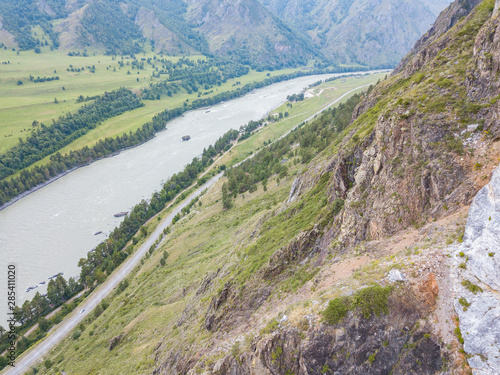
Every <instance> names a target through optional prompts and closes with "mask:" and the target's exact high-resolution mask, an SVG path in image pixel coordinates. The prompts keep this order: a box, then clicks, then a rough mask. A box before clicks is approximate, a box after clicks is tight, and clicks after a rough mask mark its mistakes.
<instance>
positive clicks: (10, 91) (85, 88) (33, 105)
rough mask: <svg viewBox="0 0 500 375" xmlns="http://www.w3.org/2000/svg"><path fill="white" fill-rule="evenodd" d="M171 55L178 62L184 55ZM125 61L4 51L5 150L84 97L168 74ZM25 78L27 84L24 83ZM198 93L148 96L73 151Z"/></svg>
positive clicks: (0, 84)
mask: <svg viewBox="0 0 500 375" xmlns="http://www.w3.org/2000/svg"><path fill="white" fill-rule="evenodd" d="M18 52H19V54H18ZM154 55H155V54H154V53H152V52H149V53H141V54H138V55H136V57H137V59H138V60H140V59H141V58H146V59H147V58H148V57H151V58H152V57H153V56H154ZM157 56H158V55H157ZM158 57H161V56H158ZM165 57H166V56H164V58H165ZM166 58H168V59H170V60H172V61H177V60H178V59H179V58H180V57H172V56H169V57H166ZM189 58H190V59H195V60H196V59H199V58H200V59H203V58H204V57H203V56H190V57H189ZM121 60H122V58H121V56H117V57H113V56H106V55H102V54H99V55H92V54H90V55H89V56H88V57H83V56H68V55H67V54H65V53H63V52H59V51H50V48H49V47H43V48H42V53H40V54H37V53H35V52H33V51H12V50H10V49H0V154H1V153H4V152H5V151H7V150H8V149H9V148H11V147H13V146H15V145H16V144H17V143H18V142H19V138H25V137H26V136H27V135H28V133H29V131H30V130H31V128H32V126H31V124H32V123H33V121H35V120H36V121H38V122H43V123H45V124H50V123H51V121H52V119H54V118H57V117H59V116H60V115H63V114H65V113H67V112H73V111H76V110H77V109H78V108H80V107H81V106H82V105H84V103H76V99H77V98H78V97H79V96H80V95H83V96H84V97H86V96H94V95H100V94H102V93H104V92H105V91H112V90H116V89H118V88H120V87H126V88H128V89H131V90H133V91H135V92H139V90H140V89H141V88H143V87H146V86H148V85H149V84H150V83H154V82H159V81H161V80H164V79H165V76H162V78H153V77H152V73H153V71H154V69H153V68H152V67H151V65H149V64H145V69H144V70H133V69H131V67H130V66H127V65H126V64H127V63H130V62H131V61H132V59H131V58H130V57H129V56H125V57H124V58H123V61H124V64H125V66H124V67H123V68H120V66H119V64H118V62H119V61H121ZM70 66H72V67H73V68H82V67H84V68H85V70H84V71H81V72H71V71H69V72H68V71H67V69H68V68H69V69H71V68H70ZM92 66H95V73H91V72H90V71H89V69H88V68H87V67H92ZM294 70H299V69H287V70H282V71H275V72H273V73H272V74H273V75H275V74H283V73H289V72H292V71H294ZM128 72H130V74H128ZM267 73H268V72H255V71H251V72H250V73H249V74H248V75H246V76H244V77H240V78H237V79H232V80H229V81H228V82H226V83H225V84H223V85H221V86H220V87H217V88H214V92H213V93H212V94H209V95H215V94H218V93H220V92H223V91H228V90H231V89H234V87H233V86H232V85H233V84H234V83H235V82H236V81H239V82H241V84H242V85H244V84H246V83H249V82H253V81H259V80H262V79H264V78H265V77H266V75H267ZM30 75H31V76H33V77H34V78H37V77H53V76H59V80H54V81H48V82H39V83H35V82H32V81H30ZM19 81H21V82H23V84H22V85H18V82H19ZM63 88H64V89H63ZM197 97H198V95H197V93H193V94H191V95H188V94H187V93H186V92H185V91H181V92H180V93H178V94H177V95H174V97H172V98H168V97H167V98H164V99H162V100H158V101H148V100H145V101H144V103H145V107H143V108H140V109H138V110H136V111H135V112H134V113H126V114H124V115H122V116H119V117H118V118H115V119H111V120H109V122H107V123H104V124H102V125H101V126H100V127H99V129H98V131H96V132H95V133H92V132H90V133H89V134H87V135H86V136H85V137H83V139H79V140H78V143H75V144H74V145H73V146H70V148H69V149H73V150H74V149H77V148H80V147H82V146H83V145H93V144H94V143H95V141H96V140H98V139H100V138H101V137H110V136H114V135H117V134H121V133H123V132H125V131H126V132H128V131H130V130H132V131H134V130H136V129H137V128H138V127H140V126H142V124H144V123H145V122H147V121H148V120H149V119H151V118H152V117H153V116H154V114H156V113H158V112H160V111H162V110H164V109H166V108H174V107H177V106H179V105H182V102H184V101H185V100H186V99H189V100H194V99H196V98H197ZM55 99H57V103H56V100H55ZM91 133H92V134H91ZM65 151H67V150H65Z"/></svg>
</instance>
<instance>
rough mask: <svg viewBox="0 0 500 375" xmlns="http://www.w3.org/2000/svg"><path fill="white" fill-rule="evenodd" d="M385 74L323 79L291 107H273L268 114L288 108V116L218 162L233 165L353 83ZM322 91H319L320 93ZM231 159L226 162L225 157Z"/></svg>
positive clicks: (363, 81) (379, 77)
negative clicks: (306, 95)
mask: <svg viewBox="0 0 500 375" xmlns="http://www.w3.org/2000/svg"><path fill="white" fill-rule="evenodd" d="M384 76H385V74H383V73H380V74H372V75H370V76H363V77H356V78H354V77H351V78H347V79H346V80H345V81H343V80H335V81H331V82H327V83H323V84H321V85H319V86H317V87H314V88H313V89H312V92H313V94H314V95H315V96H314V97H311V98H308V99H307V100H304V101H300V102H297V103H293V106H292V108H290V107H287V105H286V103H285V104H283V105H281V106H280V107H278V108H277V109H276V110H274V111H272V112H271V114H273V115H276V114H278V113H280V112H285V111H288V113H289V117H287V118H283V119H282V120H280V121H278V122H276V123H274V124H273V125H272V126H267V127H264V128H263V129H261V130H260V131H259V132H258V133H257V134H255V135H254V136H253V137H251V138H249V139H246V140H245V141H244V142H241V143H239V144H238V145H236V146H235V147H234V148H233V149H232V150H231V155H229V156H228V157H227V158H224V159H223V160H222V161H221V162H219V163H218V164H224V163H225V164H227V165H234V164H236V163H238V162H240V161H242V160H243V159H245V158H246V157H248V156H249V155H250V154H251V153H252V152H255V151H258V150H259V149H260V148H262V146H263V144H264V142H267V141H269V140H271V141H275V140H276V139H278V138H279V137H281V136H282V135H283V134H285V133H286V132H288V131H289V130H291V129H293V128H294V127H295V126H296V125H297V124H300V123H301V122H302V121H304V120H306V119H307V118H309V117H310V116H312V115H314V114H315V113H316V112H318V111H319V110H320V109H322V108H324V107H325V106H327V105H328V104H330V103H331V102H333V101H334V100H336V99H338V98H340V97H341V96H342V95H344V94H345V93H346V92H348V91H350V90H353V89H355V88H356V87H360V86H364V85H368V84H374V83H375V82H377V81H378V80H379V79H381V78H383V77H384ZM365 89H366V88H363V89H359V90H356V91H355V92H353V94H354V93H356V92H359V91H363V90H365ZM319 93H321V95H319ZM347 99H349V96H346V97H345V98H343V99H341V100H340V101H339V102H338V104H340V103H343V102H345V101H346V100H347ZM229 159H231V161H230V162H229V161H228V160H229Z"/></svg>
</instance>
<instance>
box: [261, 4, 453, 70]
mask: <svg viewBox="0 0 500 375" xmlns="http://www.w3.org/2000/svg"><path fill="white" fill-rule="evenodd" d="M260 1H261V2H262V3H263V4H264V5H265V6H266V7H267V8H268V9H269V10H271V11H272V12H273V13H274V14H276V15H277V16H278V17H280V18H282V19H284V20H285V21H286V22H289V23H290V24H292V25H294V26H295V27H296V29H297V30H299V31H301V32H303V33H306V34H308V36H310V38H311V39H312V40H313V41H314V44H315V45H316V46H318V47H319V48H320V49H321V51H323V53H324V54H325V55H326V57H328V58H330V59H333V60H334V61H336V62H338V63H361V64H366V65H370V66H377V65H378V66H394V65H395V64H397V63H398V62H399V60H401V58H402V57H403V56H404V55H405V54H406V53H407V52H408V51H409V50H410V48H411V47H412V46H413V44H414V43H415V41H416V40H417V39H418V38H420V36H421V35H422V34H424V33H425V32H426V31H427V30H428V29H429V27H430V26H431V24H432V23H433V22H434V20H435V19H436V17H437V16H438V15H439V13H440V12H441V11H442V10H443V9H444V8H445V7H446V6H448V5H449V4H450V2H451V1H450V0H435V1H433V0H354V1H353V0H305V1H304V0H260Z"/></svg>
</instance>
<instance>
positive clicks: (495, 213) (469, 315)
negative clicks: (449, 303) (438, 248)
mask: <svg viewBox="0 0 500 375" xmlns="http://www.w3.org/2000/svg"><path fill="white" fill-rule="evenodd" d="M460 252H463V253H464V254H463V255H464V256H463V257H460V256H457V265H458V263H462V262H465V264H466V269H465V270H462V269H459V268H457V273H456V283H455V284H456V290H457V294H458V297H457V300H456V301H455V310H456V311H457V314H458V316H459V319H460V330H461V332H462V337H463V339H464V350H465V351H466V352H467V353H468V354H470V355H472V357H471V358H469V365H470V366H471V368H472V369H473V373H474V374H475V375H493V374H498V373H499V371H498V369H500V168H497V169H496V170H495V171H494V173H493V176H492V179H491V182H490V183H489V184H488V185H487V186H485V187H484V188H483V189H481V190H480V191H479V193H477V195H476V197H475V198H474V200H473V202H472V205H471V208H470V210H469V217H468V219H467V225H466V228H465V234H464V242H463V244H462V245H461V246H459V247H458V249H457V253H460ZM464 280H468V281H470V282H471V283H472V284H474V285H477V286H479V287H480V288H482V290H483V291H482V292H480V291H478V292H476V293H475V294H474V293H473V292H472V291H471V290H469V289H467V288H466V287H465V286H464V285H462V282H463V281H464ZM458 298H464V299H465V303H464V301H463V300H462V302H463V303H462V304H461V303H459V302H458ZM464 304H465V305H466V306H464ZM467 304H470V305H469V306H468V307H467Z"/></svg>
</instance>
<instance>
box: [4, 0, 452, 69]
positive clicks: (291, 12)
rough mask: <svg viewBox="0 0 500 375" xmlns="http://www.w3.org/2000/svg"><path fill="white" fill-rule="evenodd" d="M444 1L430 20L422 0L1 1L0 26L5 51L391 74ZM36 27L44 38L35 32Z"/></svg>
mask: <svg viewBox="0 0 500 375" xmlns="http://www.w3.org/2000/svg"><path fill="white" fill-rule="evenodd" d="M446 2H447V0H439V2H438V3H436V4H435V5H434V7H433V9H434V10H433V11H434V13H433V11H430V10H429V6H428V3H429V2H428V0H405V3H404V4H399V3H397V2H396V3H394V4H393V1H392V0H383V1H380V2H379V3H376V2H375V3H373V4H372V3H367V2H366V1H364V0H357V1H356V2H355V3H354V4H353V5H348V4H344V3H343V2H341V1H335V2H333V3H329V2H326V1H323V0H321V1H320V0H317V1H313V2H307V3H297V2H291V3H290V4H281V3H280V2H279V1H274V2H272V1H269V0H267V1H266V0H262V2H261V1H259V0H238V1H236V2H230V1H222V0H189V1H183V0H172V1H166V0H161V1H156V2H155V1H151V0H147V1H137V0H123V1H116V0H71V1H70V0H38V1H36V0H22V1H20V2H18V3H17V4H16V5H12V4H11V3H9V2H8V0H1V1H0V17H3V18H4V20H5V22H3V28H2V27H0V42H2V43H3V44H4V45H5V46H7V47H9V48H21V49H32V48H35V47H37V46H38V47H40V46H43V45H44V44H45V40H47V41H48V42H50V43H49V44H50V45H51V46H52V47H53V48H61V49H63V50H69V51H70V50H72V49H75V50H78V49H84V48H90V49H94V48H97V49H99V50H102V51H106V52H107V53H111V54H117V53H122V54H128V53H136V52H137V51H138V50H142V49H144V48H149V46H148V44H151V45H152V46H153V48H155V49H156V50H157V51H159V52H161V51H163V52H165V53H170V54H196V53H201V54H215V55H218V56H223V57H226V58H229V59H232V60H235V61H238V62H244V63H246V64H250V65H253V66H254V67H267V68H271V69H279V68H282V67H290V66H299V65H306V64H307V63H308V61H309V60H316V63H317V64H319V65H322V64H328V63H334V64H361V65H366V66H371V67H389V66H394V65H395V64H396V63H397V62H398V61H399V60H400V58H401V57H402V56H403V55H404V54H405V53H406V52H407V50H408V49H409V48H410V46H411V44H412V43H413V41H414V40H416V38H417V37H418V36H419V35H421V34H422V33H423V31H424V30H425V29H423V28H424V27H425V25H426V23H430V22H432V21H433V19H434V18H435V17H436V15H437V14H435V11H436V10H437V9H438V8H442V7H444V4H445V3H446ZM353 9H354V10H353ZM104 14H106V15H107V16H106V22H104V23H103V22H102V20H101V19H100V17H102V16H103V15H104ZM410 15H411V16H410ZM312 19H313V20H315V21H314V22H313V21H311V20H312ZM414 19H416V20H417V21H414ZM36 25H40V26H42V29H43V30H44V33H45V34H46V35H42V37H40V35H34V33H33V30H32V29H33V27H35V26H36ZM360 25H361V27H360ZM405 25H409V27H407V26H405ZM425 28H426V27H425ZM59 40H60V42H59Z"/></svg>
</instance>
